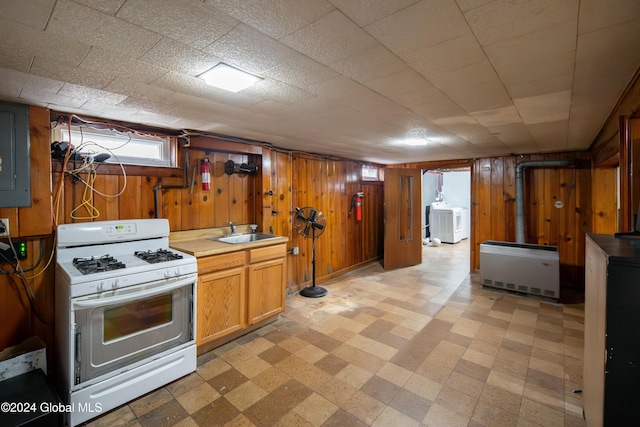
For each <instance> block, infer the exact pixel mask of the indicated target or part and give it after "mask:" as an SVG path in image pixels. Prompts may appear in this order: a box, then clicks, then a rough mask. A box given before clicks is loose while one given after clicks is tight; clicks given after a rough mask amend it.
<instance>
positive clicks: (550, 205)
mask: <svg viewBox="0 0 640 427" xmlns="http://www.w3.org/2000/svg"><path fill="white" fill-rule="evenodd" d="M561 159H576V164H575V166H572V167H566V168H565V167H563V168H530V169H526V170H525V174H524V175H525V176H524V178H525V194H524V205H525V241H526V242H527V243H535V244H540V245H552V246H558V248H559V252H560V263H561V281H562V283H563V286H564V287H568V288H575V289H583V287H584V250H585V246H584V245H585V233H587V232H593V231H598V232H609V230H611V229H615V226H616V222H615V218H616V217H617V213H616V207H615V192H612V189H614V188H616V182H615V179H616V177H615V170H612V169H610V168H609V169H598V170H597V171H595V172H594V171H592V167H591V155H590V153H588V152H574V153H551V154H541V155H523V156H506V157H495V158H484V159H477V160H474V161H463V160H460V161H453V162H451V161H441V162H424V163H411V164H405V165H401V167H411V168H420V169H438V168H460V167H470V168H471V171H472V178H471V181H472V183H471V235H470V239H471V253H470V264H471V265H470V269H471V271H478V270H479V268H480V243H482V242H484V241H486V240H498V241H507V242H515V240H516V232H515V229H516V225H515V224H516V209H515V200H516V193H515V170H516V165H517V164H518V163H520V162H524V161H534V160H561ZM592 175H593V176H594V177H597V180H595V179H593V178H592ZM594 194H595V195H594ZM612 194H613V196H612ZM557 201H558V202H562V207H556V206H555V202H557ZM594 211H595V212H596V214H595V215H594ZM594 218H596V219H594Z"/></svg>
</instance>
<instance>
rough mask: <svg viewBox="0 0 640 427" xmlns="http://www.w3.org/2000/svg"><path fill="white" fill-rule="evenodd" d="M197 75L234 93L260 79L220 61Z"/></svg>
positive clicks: (212, 84)
mask: <svg viewBox="0 0 640 427" xmlns="http://www.w3.org/2000/svg"><path fill="white" fill-rule="evenodd" d="M199 77H200V78H201V79H203V80H204V81H205V82H206V83H207V84H208V85H210V86H214V87H217V88H220V89H224V90H227V91H229V92H234V93H235V92H240V91H241V90H243V89H246V88H248V87H250V86H253V85H254V84H256V83H257V82H259V81H260V80H262V79H261V78H260V77H258V76H254V75H253V74H249V73H245V72H244V71H242V70H238V69H237V68H234V67H231V66H229V65H227V64H222V63H220V64H218V65H216V66H215V67H213V68H212V69H210V70H209V71H206V72H204V73H202V74H201V75H200V76H199Z"/></svg>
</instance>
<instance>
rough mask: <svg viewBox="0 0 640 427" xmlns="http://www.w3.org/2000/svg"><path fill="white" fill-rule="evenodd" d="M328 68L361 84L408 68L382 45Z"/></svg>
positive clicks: (336, 62) (332, 64) (333, 63)
mask: <svg viewBox="0 0 640 427" xmlns="http://www.w3.org/2000/svg"><path fill="white" fill-rule="evenodd" d="M329 66H330V67H331V68H333V69H334V70H336V71H338V72H340V73H342V74H344V75H345V76H348V77H351V78H352V79H354V80H356V81H358V82H361V83H366V82H369V81H372V80H375V79H378V78H381V77H385V76H388V75H391V74H395V73H397V72H399V71H402V70H405V69H407V68H408V67H407V64H406V63H405V62H404V61H402V59H400V58H398V56H397V55H395V54H394V53H392V52H391V51H389V49H387V48H386V47H384V46H382V45H377V46H374V47H373V48H371V49H367V50H364V51H362V52H360V53H358V54H355V55H353V56H350V57H348V58H343V59H341V60H339V61H335V62H332V63H331V64H330V65H329Z"/></svg>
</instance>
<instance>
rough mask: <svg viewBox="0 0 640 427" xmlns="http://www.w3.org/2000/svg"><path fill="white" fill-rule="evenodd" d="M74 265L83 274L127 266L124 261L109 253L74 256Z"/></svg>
mask: <svg viewBox="0 0 640 427" xmlns="http://www.w3.org/2000/svg"><path fill="white" fill-rule="evenodd" d="M73 265H74V266H75V267H76V268H77V269H78V271H80V273H82V274H85V275H86V274H92V273H100V272H103V271H111V270H119V269H121V268H125V267H126V265H125V264H124V263H123V262H120V261H118V260H117V259H115V258H114V257H112V256H110V255H109V254H107V255H103V256H100V257H88V258H74V259H73Z"/></svg>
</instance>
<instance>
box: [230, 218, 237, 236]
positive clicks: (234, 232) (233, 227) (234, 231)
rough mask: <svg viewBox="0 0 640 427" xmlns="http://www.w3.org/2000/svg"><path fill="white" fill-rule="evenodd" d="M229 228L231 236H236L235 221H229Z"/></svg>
mask: <svg viewBox="0 0 640 427" xmlns="http://www.w3.org/2000/svg"><path fill="white" fill-rule="evenodd" d="M229 227H231V234H232V235H233V234H236V222H235V221H229Z"/></svg>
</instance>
